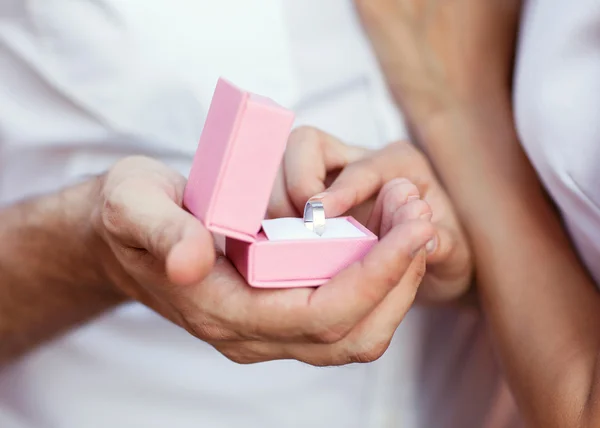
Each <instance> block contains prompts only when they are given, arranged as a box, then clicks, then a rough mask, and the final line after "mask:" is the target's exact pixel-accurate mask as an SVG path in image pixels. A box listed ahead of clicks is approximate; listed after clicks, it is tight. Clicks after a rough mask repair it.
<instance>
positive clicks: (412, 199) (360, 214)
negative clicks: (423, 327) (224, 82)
mask: <svg viewBox="0 0 600 428" xmlns="http://www.w3.org/2000/svg"><path fill="white" fill-rule="evenodd" d="M413 183H414V184H413ZM315 195H318V196H317V197H318V198H320V199H321V200H322V201H323V204H324V206H325V211H326V214H327V216H328V217H336V216H339V215H342V214H349V215H352V216H354V217H355V218H356V219H357V220H359V221H360V222H362V223H363V224H365V225H366V226H367V227H368V228H369V229H371V230H372V231H373V232H374V233H376V234H378V235H379V236H382V237H383V236H385V235H386V234H387V233H388V231H389V230H390V229H391V227H392V225H393V224H394V223H395V222H397V221H401V220H402V219H404V218H407V219H408V218H410V217H415V216H419V215H422V216H424V217H427V218H430V219H431V221H432V223H433V224H434V226H435V239H434V240H433V241H432V242H430V243H429V244H428V250H429V254H428V256H427V274H426V276H425V280H424V283H423V285H422V286H421V288H420V289H419V298H421V299H425V300H427V301H434V302H440V301H442V302H444V301H449V300H452V299H455V298H457V297H459V296H461V295H462V294H463V293H464V292H465V291H466V290H467V289H468V287H469V285H470V283H471V276H472V263H471V253H470V250H469V247H468V246H467V243H466V239H465V236H464V234H463V231H462V228H461V226H460V224H459V222H458V219H457V217H456V214H455V213H454V209H453V207H452V204H451V203H450V200H449V199H448V197H447V196H446V193H445V192H444V190H443V189H442V187H441V186H440V184H439V182H438V180H437V178H436V176H435V174H434V172H433V170H432V169H431V167H430V165H429V163H428V161H427V159H426V158H425V157H424V156H423V155H422V154H421V153H420V152H419V151H418V150H417V149H416V148H415V147H414V146H412V145H411V144H410V143H407V142H397V143H394V144H391V145H389V146H388V147H386V148H384V149H382V150H379V151H369V150H366V149H362V148H356V147H351V146H347V145H345V144H343V143H342V142H340V141H339V140H337V139H335V138H334V137H332V136H330V135H328V134H326V133H324V132H321V131H319V130H317V129H314V128H308V127H304V128H299V129H297V130H295V131H294V132H293V133H292V135H291V137H290V140H289V142H288V148H287V150H286V153H285V157H284V162H283V165H282V168H281V170H280V173H279V176H278V179H277V181H276V184H275V188H274V190H273V194H272V197H271V202H270V205H269V211H268V215H269V216H270V217H286V216H294V217H300V216H301V215H302V212H303V208H304V204H305V203H306V201H307V200H308V199H309V198H312V197H314V196H315Z"/></svg>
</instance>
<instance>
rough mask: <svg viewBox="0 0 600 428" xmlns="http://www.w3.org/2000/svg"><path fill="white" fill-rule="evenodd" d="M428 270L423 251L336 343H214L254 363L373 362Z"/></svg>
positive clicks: (232, 356)
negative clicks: (365, 314) (373, 306)
mask: <svg viewBox="0 0 600 428" xmlns="http://www.w3.org/2000/svg"><path fill="white" fill-rule="evenodd" d="M424 273H425V256H424V254H423V252H420V253H419V255H418V256H417V257H416V258H415V260H413V262H412V263H411V266H410V268H409V269H408V271H407V272H406V274H405V275H404V276H403V278H402V280H401V281H400V283H399V284H398V285H397V286H396V287H394V289H393V290H392V291H391V292H390V293H389V294H388V295H387V296H386V297H385V298H384V300H383V301H382V302H381V304H380V305H379V306H378V307H377V308H376V309H375V310H374V311H373V312H372V313H371V314H369V315H368V316H367V317H366V318H365V319H364V320H363V321H361V322H360V323H359V324H358V325H357V326H356V327H355V328H354V329H352V331H351V332H350V333H349V334H348V335H347V336H346V337H344V338H342V339H341V340H339V341H337V342H335V343H332V344H319V343H282V342H264V341H256V340H249V341H241V342H218V343H215V344H213V345H215V347H216V348H217V349H218V350H219V351H220V352H222V353H223V354H224V355H225V356H227V357H228V358H229V359H231V360H233V361H235V362H238V363H242V364H252V363H257V362H263V361H273V360H281V359H294V360H299V361H303V362H305V363H308V364H311V365H315V366H330V365H342V364H348V363H354V362H372V361H375V360H376V359H378V358H379V357H381V355H383V353H384V352H385V350H386V349H387V348H388V346H389V343H390V341H391V339H392V336H393V335H394V332H395V331H396V329H397V328H398V325H400V323H401V322H402V320H403V319H404V317H405V315H406V313H407V312H408V310H409V308H410V306H411V305H412V303H413V302H414V300H415V295H416V293H417V289H418V287H419V284H420V283H421V280H422V278H423V275H424Z"/></svg>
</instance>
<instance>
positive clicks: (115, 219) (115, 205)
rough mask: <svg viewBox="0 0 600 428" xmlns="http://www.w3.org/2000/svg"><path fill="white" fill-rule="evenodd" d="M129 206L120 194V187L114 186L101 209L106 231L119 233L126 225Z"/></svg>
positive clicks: (113, 233)
mask: <svg viewBox="0 0 600 428" xmlns="http://www.w3.org/2000/svg"><path fill="white" fill-rule="evenodd" d="M126 211H127V207H126V204H125V202H124V200H123V198H122V197H121V196H120V187H116V188H114V189H113V190H112V191H110V193H109V194H108V195H106V197H105V198H104V201H103V204H102V210H101V223H102V226H103V227H104V228H105V229H106V231H107V232H108V233H110V234H112V235H118V234H119V232H120V231H121V229H122V228H123V227H124V223H125V222H124V219H125V216H126Z"/></svg>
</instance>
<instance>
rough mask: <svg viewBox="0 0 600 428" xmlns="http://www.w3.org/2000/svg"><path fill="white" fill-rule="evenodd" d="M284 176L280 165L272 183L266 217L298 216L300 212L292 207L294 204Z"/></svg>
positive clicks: (283, 170)
mask: <svg viewBox="0 0 600 428" xmlns="http://www.w3.org/2000/svg"><path fill="white" fill-rule="evenodd" d="M285 176H286V174H285V168H283V165H282V167H281V168H279V172H278V173H277V177H276V178H275V182H274V184H273V190H272V192H271V197H270V199H269V206H268V208H267V218H281V217H298V216H300V213H299V212H298V211H297V210H296V207H294V204H293V203H292V200H291V199H290V197H289V195H288V190H287V187H286V180H285Z"/></svg>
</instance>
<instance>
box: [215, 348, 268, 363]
mask: <svg viewBox="0 0 600 428" xmlns="http://www.w3.org/2000/svg"><path fill="white" fill-rule="evenodd" d="M219 352H221V354H223V356H224V357H225V358H227V359H228V360H230V361H232V362H234V363H236V364H243V365H248V364H255V363H258V362H261V361H263V360H261V359H260V358H257V357H256V356H251V355H249V354H247V353H245V352H240V351H237V350H236V351H234V350H227V351H219Z"/></svg>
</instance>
